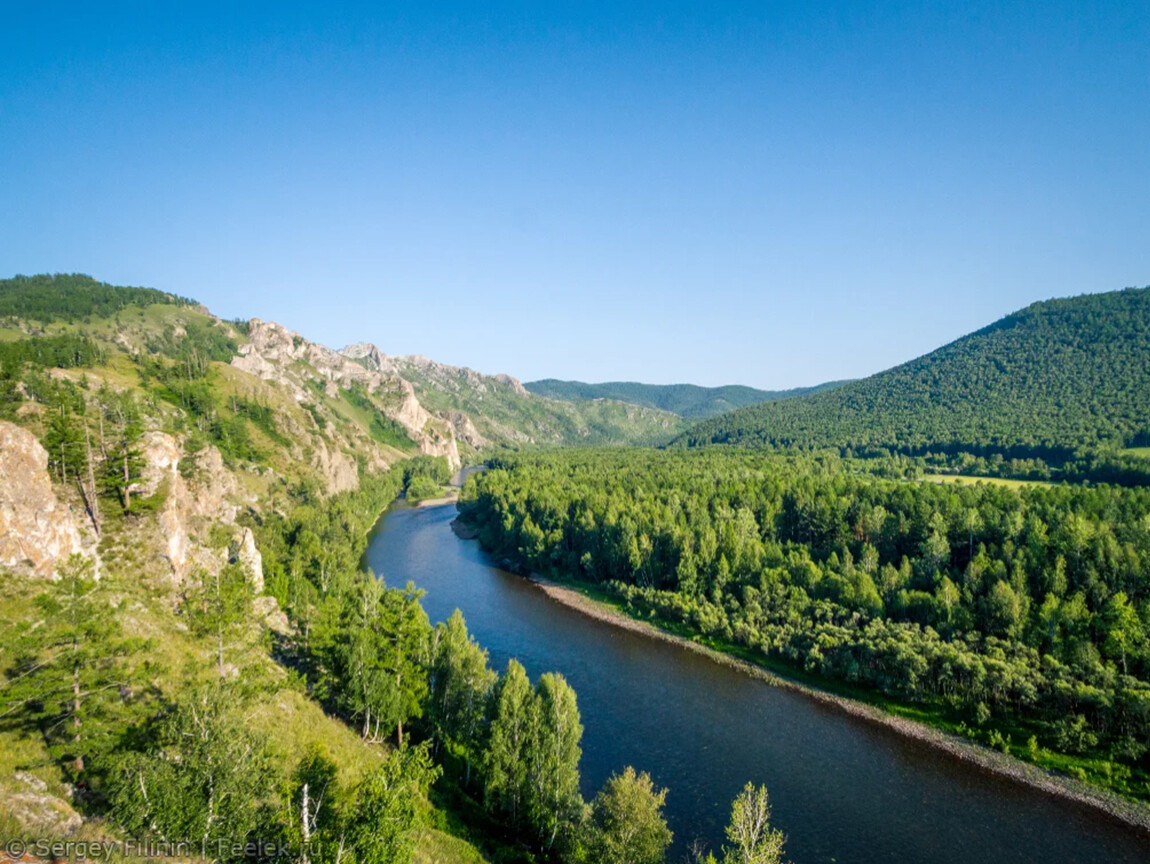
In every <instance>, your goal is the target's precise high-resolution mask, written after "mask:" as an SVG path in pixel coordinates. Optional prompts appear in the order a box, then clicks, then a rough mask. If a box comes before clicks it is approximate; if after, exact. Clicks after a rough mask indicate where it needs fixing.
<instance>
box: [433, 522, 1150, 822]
mask: <svg viewBox="0 0 1150 864" xmlns="http://www.w3.org/2000/svg"><path fill="white" fill-rule="evenodd" d="M451 527H452V530H453V531H454V532H455V533H456V535H457V536H459V537H461V538H463V539H465V540H471V539H474V538H475V531H474V529H472V528H471V527H470V526H468V525H464V524H462V523H461V522H460V521H459V520H458V519H456V520H454V521H453V522H452V524H451ZM528 578H529V579H530V581H531V582H533V583H535V584H536V585H538V586H539V588H540V590H542V591H543V592H544V593H546V594H547V595H548V596H549V597H551V598H552V599H553V600H555V601H557V602H559V603H562V604H563V605H564V606H567V607H569V608H571V609H575V610H577V611H579V612H582V613H583V614H584V615H587V616H589V617H591V618H595V619H596V620H598V621H603V622H605V623H607V624H611V625H613V626H615V627H621V628H623V629H624V630H630V631H632V632H635V633H640V634H642V635H644V636H648V637H650V638H652V639H661V640H663V641H664V642H671V643H674V644H675V645H678V646H680V647H681V648H685V649H687V650H688V651H694V652H695V653H697V654H702V655H704V656H706V657H708V658H710V659H711V660H713V661H714V662H716V663H722V664H723V665H725V666H730V667H732V668H736V669H739V670H740V671H742V672H744V673H745V674H747V675H751V676H753V677H755V678H758V679H760V680H762V681H766V682H767V683H769V684H772V685H774V686H776V687H786V688H787V689H789V690H793V691H796V692H799V693H802V694H804V695H805V696H807V697H809V698H811V699H814V700H816V701H818V702H821V703H823V704H825V705H830V706H832V707H834V708H836V709H837V710H840V711H843V712H844V713H846V714H850V715H852V716H854V717H858V718H860V719H862V720H865V721H867V722H868V723H874V724H876V725H879V726H884V727H886V728H888V729H891V730H893V731H895V732H897V733H898V734H900V735H903V736H906V737H907V738H913V739H914V740H916V741H921V742H922V743H924V744H927V745H928V746H930V747H934V748H935V749H937V750H942V751H945V752H946V753H948V754H950V755H951V756H953V757H954V758H956V759H961V760H962V761H964V762H967V763H969V764H973V765H976V766H978V767H979V768H981V769H983V770H985V771H990V772H992V773H994V774H997V775H999V776H1002V777H1008V778H1010V779H1011V780H1014V781H1015V782H1018V783H1023V784H1025V785H1027V786H1030V787H1032V788H1034V789H1039V790H1041V791H1043V792H1046V793H1047V794H1050V795H1055V796H1057V797H1059V798H1063V799H1066V800H1069V801H1074V802H1077V803H1079V804H1084V805H1086V806H1088V807H1091V808H1093V809H1095V810H1098V811H1100V812H1102V813H1105V814H1106V815H1107V816H1109V817H1110V818H1112V819H1116V820H1118V821H1119V822H1122V823H1125V824H1127V825H1131V826H1133V827H1136V828H1141V829H1142V830H1144V831H1146V832H1148V833H1150V807H1147V806H1145V805H1143V804H1139V803H1138V802H1136V801H1130V800H1128V799H1126V798H1123V797H1122V796H1120V795H1117V794H1115V793H1113V792H1109V791H1107V790H1105V789H1100V788H1098V787H1096V786H1091V785H1090V784H1088V783H1083V782H1080V781H1078V780H1075V779H1073V778H1071V777H1065V776H1063V775H1059V774H1052V773H1049V772H1047V771H1044V770H1043V769H1041V768H1039V767H1037V766H1035V765H1031V764H1030V763H1027V762H1022V761H1020V760H1018V759H1015V758H1014V757H1012V756H1009V755H1007V754H1004V753H1000V752H998V751H997V750H991V749H989V748H987V747H983V746H981V745H979V744H975V743H974V742H972V741H968V740H967V739H965V738H959V737H957V736H954V735H948V734H947V733H945V732H942V731H940V730H938V729H935V728H933V727H931V726H927V725H925V724H923V723H918V722H915V721H914V720H908V719H906V718H904V717H897V716H895V715H893V714H887V713H886V712H885V711H882V710H881V709H879V708H876V707H874V706H872V705H866V704H864V703H861V702H856V701H854V700H852V699H847V698H845V697H842V696H836V695H834V694H833V693H827V692H825V691H822V690H818V689H816V688H814V687H808V686H807V685H805V684H801V683H799V682H797V681H793V680H791V679H789V678H785V677H783V676H781V675H777V674H775V673H774V672H771V671H769V670H767V669H764V668H763V667H761V666H756V665H755V664H753V663H748V662H746V661H744V660H740V659H738V658H737V657H732V656H730V655H728V654H723V653H722V652H720V651H715V650H714V649H712V648H708V647H706V646H705V645H700V644H699V643H697V642H692V641H691V640H690V639H685V638H683V637H681V636H676V635H674V634H672V633H668V632H666V631H664V630H660V629H659V628H658V627H655V626H654V625H652V624H649V623H647V622H646V621H639V620H637V619H635V618H631V617H630V616H628V615H626V614H624V613H622V612H620V611H618V610H617V609H615V608H613V607H611V606H608V605H607V604H605V603H600V602H599V601H596V600H592V599H591V598H589V597H587V596H585V595H583V594H580V593H579V592H578V591H576V590H575V589H573V588H570V587H568V586H566V585H563V584H561V583H558V582H554V581H552V580H549V579H545V578H543V577H542V576H539V575H537V574H532V575H531V576H530V577H528Z"/></svg>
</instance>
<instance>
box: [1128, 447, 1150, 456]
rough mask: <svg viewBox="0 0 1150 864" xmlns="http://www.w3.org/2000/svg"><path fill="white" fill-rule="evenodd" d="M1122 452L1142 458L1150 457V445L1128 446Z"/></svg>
mask: <svg viewBox="0 0 1150 864" xmlns="http://www.w3.org/2000/svg"><path fill="white" fill-rule="evenodd" d="M1122 452H1123V453H1125V454H1126V455H1127V456H1137V457H1139V458H1140V459H1150V447H1127V448H1126V449H1125V450H1123V451H1122Z"/></svg>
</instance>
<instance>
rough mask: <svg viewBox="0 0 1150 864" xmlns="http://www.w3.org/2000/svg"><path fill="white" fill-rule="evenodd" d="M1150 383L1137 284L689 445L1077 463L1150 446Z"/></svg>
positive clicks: (749, 411) (1056, 304) (1144, 298)
mask: <svg viewBox="0 0 1150 864" xmlns="http://www.w3.org/2000/svg"><path fill="white" fill-rule="evenodd" d="M1148 382H1150V288H1142V289H1134V288H1129V289H1126V290H1125V291H1116V292H1111V293H1106V294H1090V295H1084V296H1080V297H1073V298H1069V299H1061V300H1049V301H1046V302H1042V303H1035V304H1033V305H1031V306H1028V307H1026V308H1025V309H1022V310H1021V311H1018V312H1015V313H1014V314H1012V315H1008V316H1006V317H1005V318H1003V319H1001V320H1000V321H997V322H995V323H994V324H991V325H990V326H989V327H985V328H983V329H982V330H979V331H977V332H975V333H971V334H970V335H968V336H964V337H963V338H961V339H959V340H957V341H955V342H952V343H951V344H949V345H946V346H944V347H942V348H939V349H938V350H936V351H933V352H931V353H930V354H927V355H925V356H923V357H919V358H918V359H917V360H912V361H910V362H909V363H905V364H903V365H902V366H897V367H895V368H894V369H890V370H888V371H886V372H881V373H879V374H877V375H873V376H871V377H870V378H865V379H862V380H859V381H854V382H851V383H848V384H844V385H842V386H841V387H838V388H836V389H834V390H832V391H830V392H823V393H816V394H813V395H808V396H803V397H800V398H797V399H788V400H786V401H781V402H768V403H765V404H761V405H755V406H752V407H748V408H742V409H740V410H737V411H733V412H731V413H729V414H724V415H722V416H720V417H716V418H713V419H710V420H707V421H704V422H701V423H698V424H696V425H695V426H693V427H691V428H690V429H689V430H688V431H687V432H686V433H684V435H683V436H681V438H680V439H679V440H678V443H680V444H685V445H688V446H697V445H706V444H741V445H747V446H800V447H825V446H837V447H842V448H847V447H849V448H854V449H856V450H858V449H866V448H889V449H894V450H899V451H902V452H910V453H914V452H922V451H924V450H927V449H932V450H938V451H950V452H959V451H963V452H973V453H981V454H990V453H1004V454H1007V455H1014V456H1021V457H1025V456H1027V455H1036V456H1040V457H1043V458H1046V457H1047V456H1049V455H1052V454H1059V453H1061V454H1063V456H1066V454H1068V453H1070V452H1072V451H1073V450H1074V449H1075V448H1079V447H1086V448H1094V447H1098V446H1108V447H1123V446H1131V445H1136V444H1144V443H1147V441H1148V439H1150V383H1148ZM1028 451H1029V453H1028Z"/></svg>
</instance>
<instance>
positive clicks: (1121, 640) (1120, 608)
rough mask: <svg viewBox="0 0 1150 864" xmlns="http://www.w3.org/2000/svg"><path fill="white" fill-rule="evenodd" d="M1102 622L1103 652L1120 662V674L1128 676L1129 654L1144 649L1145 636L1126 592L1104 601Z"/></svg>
mask: <svg viewBox="0 0 1150 864" xmlns="http://www.w3.org/2000/svg"><path fill="white" fill-rule="evenodd" d="M1102 622H1103V626H1104V627H1105V630H1106V641H1105V645H1104V647H1105V650H1106V651H1107V653H1109V654H1110V656H1111V657H1118V658H1119V659H1120V660H1121V661H1122V673H1123V674H1124V675H1125V674H1128V670H1127V659H1128V657H1129V655H1130V654H1131V652H1134V651H1137V650H1138V648H1143V649H1144V648H1145V645H1146V636H1145V633H1144V630H1143V627H1142V621H1141V619H1139V617H1138V612H1137V611H1136V610H1135V609H1134V607H1133V606H1131V605H1130V600H1129V599H1128V598H1127V596H1126V592H1124V591H1119V592H1117V593H1116V594H1114V596H1112V597H1111V598H1110V599H1109V600H1107V601H1106V606H1105V607H1104V608H1103V610H1102Z"/></svg>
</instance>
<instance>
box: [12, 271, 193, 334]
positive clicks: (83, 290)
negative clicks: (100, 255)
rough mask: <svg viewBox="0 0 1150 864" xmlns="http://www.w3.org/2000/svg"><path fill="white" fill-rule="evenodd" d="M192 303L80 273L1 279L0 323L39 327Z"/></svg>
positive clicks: (146, 289)
mask: <svg viewBox="0 0 1150 864" xmlns="http://www.w3.org/2000/svg"><path fill="white" fill-rule="evenodd" d="M191 302H192V301H190V300H187V299H184V298H182V297H176V296H174V295H172V294H165V293H164V292H162V291H156V290H155V289H154V288H127V287H124V286H120V285H108V284H106V283H104V282H97V281H96V280H95V279H93V278H92V277H91V276H85V275H83V274H80V273H57V274H55V275H47V274H41V275H37V276H14V277H12V278H11V279H0V320H3V319H5V318H20V319H29V320H33V321H38V322H39V323H41V324H51V323H53V322H55V321H64V322H68V323H74V322H76V321H83V320H84V319H85V318H95V317H101V318H108V317H111V316H113V315H115V314H116V313H117V312H120V311H122V310H124V309H127V308H129V307H144V306H151V305H153V304H155V303H162V304H168V303H172V304H179V305H186V304H188V303H191Z"/></svg>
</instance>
